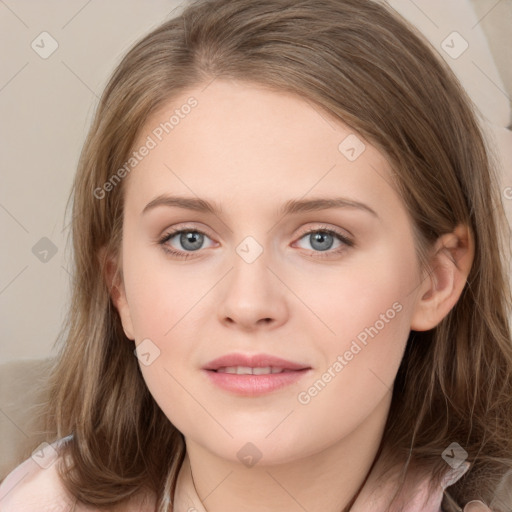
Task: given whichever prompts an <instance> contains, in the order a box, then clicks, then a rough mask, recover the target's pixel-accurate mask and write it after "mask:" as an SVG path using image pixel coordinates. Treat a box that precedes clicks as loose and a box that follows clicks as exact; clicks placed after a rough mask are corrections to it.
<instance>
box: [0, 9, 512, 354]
mask: <svg viewBox="0 0 512 512" xmlns="http://www.w3.org/2000/svg"><path fill="white" fill-rule="evenodd" d="M389 3H390V4H391V5H392V6H393V7H394V8H395V9H396V10H397V11H399V12H400V13H402V14H403V15H404V16H405V17H406V18H407V19H409V20H410V21H412V22H413V23H414V24H415V25H416V26H418V27H419V28H420V30H421V31H422V32H423V33H424V34H425V35H426V36H427V37H428V38H429V39H430V40H431V42H432V44H433V45H434V46H435V47H436V48H437V49H438V50H439V52H440V53H441V54H442V55H443V56H444V57H445V58H446V60H447V61H448V62H449V63H450V64H451V65H452V67H453V69H454V70H455V72H456V73H457V75H458V76H459V77H460V79H461V80H462V82H463V84H464V85H465V86H466V88H467V90H468V92H469V93H470V94H471V96H472V97H473V99H474V101H475V102H476V103H477V105H478V106H479V108H480V110H481V112H482V120H483V122H484V123H485V124H486V129H487V130H488V132H489V134H490V136H492V137H493V140H494V142H495V144H496V150H497V151H498V152H499V154H500V158H501V161H502V164H501V165H502V169H501V173H502V178H503V182H502V191H503V193H504V199H505V203H506V207H507V211H508V213H509V215H510V218H511V219H512V193H509V194H507V193H506V192H505V190H506V189H507V187H511V186H512V171H511V169H512V133H511V132H510V131H509V130H507V129H506V127H507V126H510V123H511V118H510V105H511V102H510V97H511V95H512V94H511V91H512V66H511V55H512V38H511V37H510V26H512V0H472V1H471V2H470V1H469V0H415V1H413V0H391V1H390V2H389ZM472 6H473V7H474V11H473V9H472ZM180 9H181V7H180V4H179V2H177V1H170V0H152V1H151V2H142V1H134V0H132V1H121V0H109V1H108V2H106V1H103V2H100V1H98V0H88V1H87V0H72V1H69V0H67V1H64V0H61V1H57V0H44V1H28V0H25V1H23V0H17V1H16V0H0V34H1V36H0V37H1V38H2V46H3V48H4V50H3V53H2V58H1V59H2V60H1V62H2V65H1V66H0V111H1V112H2V116H1V122H0V123H1V124H0V140H1V141H2V146H1V147H2V152H1V157H0V158H1V160H0V162H1V165H0V172H1V186H0V232H1V235H2V239H1V240H2V243H1V248H2V249H1V251H0V311H1V317H0V363H1V362H7V361H10V360H14V359H29V358H40V357H47V356H50V355H52V354H54V342H55V339H56V337H57V334H58V332H59V329H60V326H61V322H62V321H63V319H64V315H65V312H66V308H67V305H68V301H69V285H70V279H69V277H70V276H69V271H68V269H69V268H70V265H69V261H70V260H69V252H68V251H67V249H66V244H67V236H68V229H67V223H68V222H69V215H67V216H66V217H65V206H66V201H67V198H68V195H69V191H70V187H71V183H72V179H73V174H74V172H75V168H76V164H77V161H78V157H79V154H80V149H81V146H82V143H83V141H84V139H85V135H86V132H87V128H88V126H89V123H90V121H91V118H92V114H93V112H94V108H95V106H96V103H97V101H98V98H99V96H100V94H101V91H102V89H103V87H104V86H105V84H106V82H107V80H108V77H109V75H110V74H111V72H112V71H113V69H114V67H115V65H116V64H117V63H118V62H119V60H120V58H121V56H122V55H124V53H125V52H126V51H127V50H128V48H129V47H130V46H131V45H132V44H133V43H134V42H135V41H136V40H138V39H139V38H140V37H141V36H142V35H144V34H146V33H147V32H149V31H150V30H151V29H152V28H153V27H155V26H156V25H158V24H160V23H161V22H162V21H164V20H165V19H168V18H170V17H173V16H174V15H175V14H176V13H177V12H179V10H180ZM454 32H457V34H455V33H454ZM466 45H468V46H467V48H465V47H466ZM510 191H512V188H511V189H510Z"/></svg>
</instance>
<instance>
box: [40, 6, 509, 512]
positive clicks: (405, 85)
mask: <svg viewBox="0 0 512 512" xmlns="http://www.w3.org/2000/svg"><path fill="white" fill-rule="evenodd" d="M216 78H219V79H235V80H243V81H247V82H249V83H250V82H253V83H259V84H264V85H266V86H268V87H271V88H274V89H275V90H284V91H288V92H292V93H294V94H296V95H298V96H300V97H302V98H305V99H307V100H308V101H310V102H311V103H312V104H314V105H316V106H317V107H318V108H319V109H321V110H323V111H325V112H326V113H328V114H330V115H332V116H334V117H335V118H337V119H339V120H340V121H342V122H343V123H345V124H347V125H348V126H350V127H351V128H352V129H353V130H354V131H355V132H356V133H357V134H359V135H361V137H363V138H364V139H366V140H368V141H370V143H371V144H373V145H375V146H376V147H377V149H379V150H380V151H381V152H382V153H383V154H384V155H385V156H386V158H387V159H388V161H389V162H390V164H391V166H392V168H393V171H394V173H395V175H394V180H395V181H396V185H397V187H398V189H399V191H400V194H401V196H402V198H403V201H404V204H405V205H406V207H407V209H408V211H409V213H410V216H411V219H412V222H413V227H414V231H415V237H416V246H417V251H418V257H419V261H421V262H422V264H425V265H426V259H425V255H426V254H427V251H428V249H429V248H430V247H432V245H433V243H434V242H435V241H436V240H437V239H438V237H440V236H441V235H443V234H445V233H449V232H451V231H452V230H453V229H454V228H455V227H456V226H457V225H458V224H460V223H463V224H466V225H467V226H469V227H470V229H471V231H472V234H473V236H474V240H475V256H474V262H473V265H472V268H471V271H470V274H469V276H468V279H467V282H466V284H465V287H464V289H463V291H462V294H461V296H460V298H459V300H458V302H457V304H456V305H455V306H454V307H453V308H452V310H451V311H450V312H449V313H448V315H447V316H446V317H445V318H444V319H443V320H442V321H441V322H440V323H439V324H438V325H437V326H436V327H435V328H434V329H431V330H429V331H424V332H414V331H411V333H410V335H409V339H408V342H407V347H406V351H405V354H404V357H403V360H402V362H401V366H400V368H399V371H398V374H397V377H396V381H395V385H394V389H393V397H392V404H391V409H390V412H389V416H388V420H387V424H386V427H385V432H384V436H383V439H382V444H381V448H382V451H380V452H379V453H382V455H381V456H382V457H383V458H384V457H385V459H384V460H386V462H387V464H388V466H389V467H392V466H396V465H397V464H398V465H399V466H400V467H402V468H403V475H404V476H405V475H406V473H407V471H408V468H412V466H413V465H415V466H417V467H419V468H421V469H422V471H424V472H425V473H428V474H429V475H431V479H432V488H434V486H437V485H439V483H440V482H441V480H442V478H443V476H444V475H445V473H446V470H447V469H448V467H447V465H446V463H445V461H444V460H443V458H442V457H441V454H442V452H443V450H445V448H446V447H447V446H449V445H450V444H451V443H452V442H454V441H457V442H458V443H459V444H460V445H461V446H462V447H463V448H464V449H465V450H466V451H467V453H468V461H469V462H470V463H471V468H470V470H469V471H468V472H467V473H466V474H465V475H464V476H463V477H462V478H461V479H460V480H459V481H457V482H456V483H455V484H454V485H452V486H450V487H449V489H448V490H447V491H446V492H445V498H444V501H443V507H444V509H445V510H450V511H451V510H453V511H455V510H459V509H458V508H457V505H456V504H458V506H461V507H462V506H464V504H465V503H467V502H468V501H470V500H473V499H481V500H483V501H484V502H486V503H487V504H490V505H491V506H492V507H493V508H494V510H496V511H497V512H506V511H510V510H511V509H512V498H511V497H510V496H508V497H506V496H505V492H506V489H509V488H510V487H512V485H509V486H507V485H506V483H505V482H506V478H507V475H508V477H510V475H511V471H512V344H511V334H510V326H509V318H510V304H511V300H510V288H509V281H508V279H507V274H506V273H505V270H506V268H507V267H506V265H505V262H506V259H505V256H504V255H505V251H506V250H507V249H508V238H507V237H508V230H507V227H508V225H507V222H506V219H505V216H504V213H503V205H502V202H501V197H500V194H499V188H498V187H499V186H498V183H499V181H498V176H497V161H496V157H495V156H493V154H492V152H491V151H490V150H489V144H488V142H487V141H486V138H485V136H484V134H483V132H482V128H481V127H480V124H479V119H478V116H479V113H478V111H477V109H476V108H475V106H474V105H473V103H472V102H471V100H470V99H469V98H468V96H467V94H466V92H465V91H464V89H463V88H462V86H461V85H460V83H459V82H458V80H457V79H456V77H455V75H454V73H453V72H452V71H451V69H450V68H449V66H448V65H447V64H446V63H445V62H444V60H443V59H442V58H441V57H440V55H439V54H438V53H437V51H436V50H435V49H434V48H433V47H432V46H431V45H430V43H429V42H428V41H427V40H426V39H425V38H424V37H423V36H422V35H421V34H420V33H419V32H418V31H417V30H416V29H415V28H414V27H412V26H411V25H410V24H408V23H407V22H406V21H405V20H404V19H403V18H401V17H400V16H399V15H397V14H396V13H395V12H394V11H393V10H392V9H391V8H390V7H388V6H386V5H384V4H381V3H377V2H374V1H369V0H258V1H257V2H255V1H253V0H200V1H196V2H194V3H192V4H189V5H188V6H186V8H185V9H184V10H183V11H182V12H181V14H180V15H178V16H176V17H174V18H173V19H170V20H168V21H165V22H164V23H163V24H161V25H160V26H158V27H157V28H156V29H154V30H153V31H152V32H151V33H149V34H148V35H147V36H145V37H144V38H142V39H141V40H140V41H139V42H137V43H136V44H135V45H134V46H133V47H132V48H131V49H130V50H129V51H128V53H127V54H126V55H125V56H124V58H123V59H122V60H121V62H120V63H119V64H118V66H117V68H116V69H115V71H114V73H113V75H112V77H111V78H110V81H109V82H108V84H107V86H106V88H105V90H104V92H103V95H102V97H101V99H100V101H99V104H98V107H97V109H96V112H95V117H94V119H93V122H92V126H91V127H90V130H89V133H88V136H87V139H86V141H85V144H84V146H83V150H82V153H81V156H80V160H79V164H78V169H77V173H76V177H75V181H74V184H73V190H72V196H71V197H70V199H73V201H72V248H73V255H74V260H73V263H74V265H73V295H72V302H71V305H70V309H69V315H68V318H67V322H66V324H65V325H64V326H63V331H62V332H61V336H60V338H61V344H60V347H59V354H58V357H57V358H56V361H55V365H54V367H53V369H52V372H51V375H50V379H49V381H48V386H49V389H48V392H49V397H50V398H49V401H48V404H47V409H46V432H47V438H48V440H49V441H51V440H52V439H58V438H61V437H63V436H66V435H68V434H70V433H73V434H74V440H73V442H70V443H67V444H66V445H65V450H66V454H68V455H69V460H67V459H66V460H67V462H66V465H67V466H66V469H65V470H64V471H62V474H61V478H62V481H63V482H64V484H65V485H66V487H67V488H68V490H69V491H70V492H71V493H72V494H73V495H74V496H75V497H76V498H77V499H78V500H80V501H82V502H84V503H86V504H92V505H94V506H96V507H98V508H102V507H104V508H105V509H106V508H108V507H110V508H109V510H110V509H111V507H112V506H116V505H120V504H122V503H124V502H126V501H127V500H129V499H130V498H133V497H134V496H136V495H137V494H138V493H140V492H142V491H144V490H146V491H149V492H151V493H154V495H155V496H156V497H157V509H158V512H167V511H169V510H172V499H173V493H174V490H175V485H176V478H177V474H178V472H179V469H180V467H181V464H182V462H183V458H184V456H185V444H184V438H183V435H182V434H181V433H180V432H179V431H178V430H177V429H176V428H175V427H174V425H172V423H171V422H170V421H169V419H168V418H167V417H166V416H165V415H164V413H163V412H162V411H161V409H160V408H159V407H158V405H157V404H156V402H155V401H154V399H153V398H152V396H151V394H150V393H149V391H148V389H147V387H146V384H145V382H144V380H143V378H142V374H141V372H140V368H139V365H138V361H137V358H136V357H134V353H133V349H134V345H133V343H132V342H131V341H130V340H128V339H127V338H126V336H125V334H124V332H123V329H122V326H121V322H120V318H119V315H118V313H117V310H116V309H115V307H114V305H113V303H112V300H111V296H110V287H109V286H108V283H106V282H105V279H103V277H102V276H103V275H104V273H105V265H106V264H107V260H106V258H104V257H101V254H102V252H101V249H102V248H105V249H106V250H107V252H108V254H113V255H117V256H119V250H120V240H121V233H122V216H123V198H124V195H123V190H124V184H123V181H121V182H120V183H118V184H117V185H116V186H115V187H113V188H112V190H111V191H109V192H108V194H105V196H104V197H102V198H100V199H99V198H98V197H97V195H98V194H95V193H94V191H95V190H98V188H101V187H102V186H103V184H104V183H106V182H107V181H108V180H109V178H110V177H111V176H112V175H114V174H115V173H116V171H117V170H118V169H120V168H121V167H122V166H123V164H124V162H126V160H127V159H128V158H129V155H130V153H131V151H132V150H133V144H134V142H135V140H136V137H137V135H138V134H139V133H140V130H141V128H142V127H143V125H144V123H145V121H146V120H147V119H148V118H149V116H150V115H151V114H152V113H154V112H155V111H156V110H157V109H159V108H160V107H161V106H162V105H163V104H164V103H166V102H168V101H169V100H171V99H173V98H174V97H176V96H177V95H178V94H182V93H184V92H186V91H187V90H188V89H190V88H191V87H193V86H197V85H201V84H207V83H209V82H210V81H212V80H213V79H216ZM71 461H72V462H71ZM509 483H510V482H509ZM500 489H502V491H500ZM507 500H508V501H507Z"/></svg>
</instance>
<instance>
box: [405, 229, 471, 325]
mask: <svg viewBox="0 0 512 512" xmlns="http://www.w3.org/2000/svg"><path fill="white" fill-rule="evenodd" d="M474 252H475V247H474V240H473V236H472V233H471V230H470V229H469V228H468V226H466V225H463V224H460V225H458V226H457V227H456V229H455V230H454V231H453V232H452V233H447V234H445V235H443V236H441V237H439V239H438V240H437V241H436V244H435V246H434V249H433V251H432V254H433V255H432V257H431V259H430V271H429V272H428V273H427V275H426V277H425V278H424V280H423V281H422V283H421V286H420V289H419V293H418V297H420V298H419V300H418V302H417V303H416V305H415V309H414V312H413V316H412V318H411V329H412V330H413V331H428V330H429V329H433V328H434V327H435V326H436V325H437V324H439V322H441V320H442V319H443V318H444V317H445V316H446V315H447V314H448V313H449V312H450V310H451V309H452V308H453V306H455V304H456V303H457V301H458V300H459V297H460V295H461V293H462V290H463V288H464V285H465V284H466V281H467V277H468V275H469V271H470V270H471V265H472V264H473V258H474Z"/></svg>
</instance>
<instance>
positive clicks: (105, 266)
mask: <svg viewBox="0 0 512 512" xmlns="http://www.w3.org/2000/svg"><path fill="white" fill-rule="evenodd" d="M98 258H99V260H100V268H101V269H102V274H103V278H104V279H105V283H106V285H107V288H108V291H109V294H110V297H111V299H112V302H113V304H114V306H115V308H116V310H117V312H118V313H119V317H120V319H121V324H122V326H123V330H124V333H125V335H126V337H127V338H128V339H130V340H134V339H135V336H134V334H133V332H134V331H133V325H132V321H131V316H130V308H129V306H128V301H127V299H126V292H125V289H124V283H123V279H122V276H121V272H120V271H119V266H120V262H118V261H117V260H116V259H115V258H114V256H113V255H111V254H108V253H107V250H106V248H105V247H102V248H101V249H100V251H99V254H98Z"/></svg>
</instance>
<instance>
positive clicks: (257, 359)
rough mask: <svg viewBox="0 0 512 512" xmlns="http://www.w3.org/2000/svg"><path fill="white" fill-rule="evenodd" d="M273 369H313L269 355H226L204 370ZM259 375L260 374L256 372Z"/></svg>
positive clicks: (208, 364)
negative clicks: (236, 368)
mask: <svg viewBox="0 0 512 512" xmlns="http://www.w3.org/2000/svg"><path fill="white" fill-rule="evenodd" d="M235 367H239V368H240V367H243V368H271V369H276V370H280V371H288V372H289V371H297V370H306V369H309V368H311V367H310V366H308V365H306V364H301V363H296V362H293V361H289V360H286V359H283V358H280V357H276V356H272V355H269V354H252V355H247V354H226V355H224V356H222V357H218V358H217V359H214V360H213V361H210V362H209V363H207V364H206V365H205V366H204V367H203V369H204V370H211V371H218V370H219V369H220V370H221V371H225V369H226V368H235ZM256 373H258V372H256Z"/></svg>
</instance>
